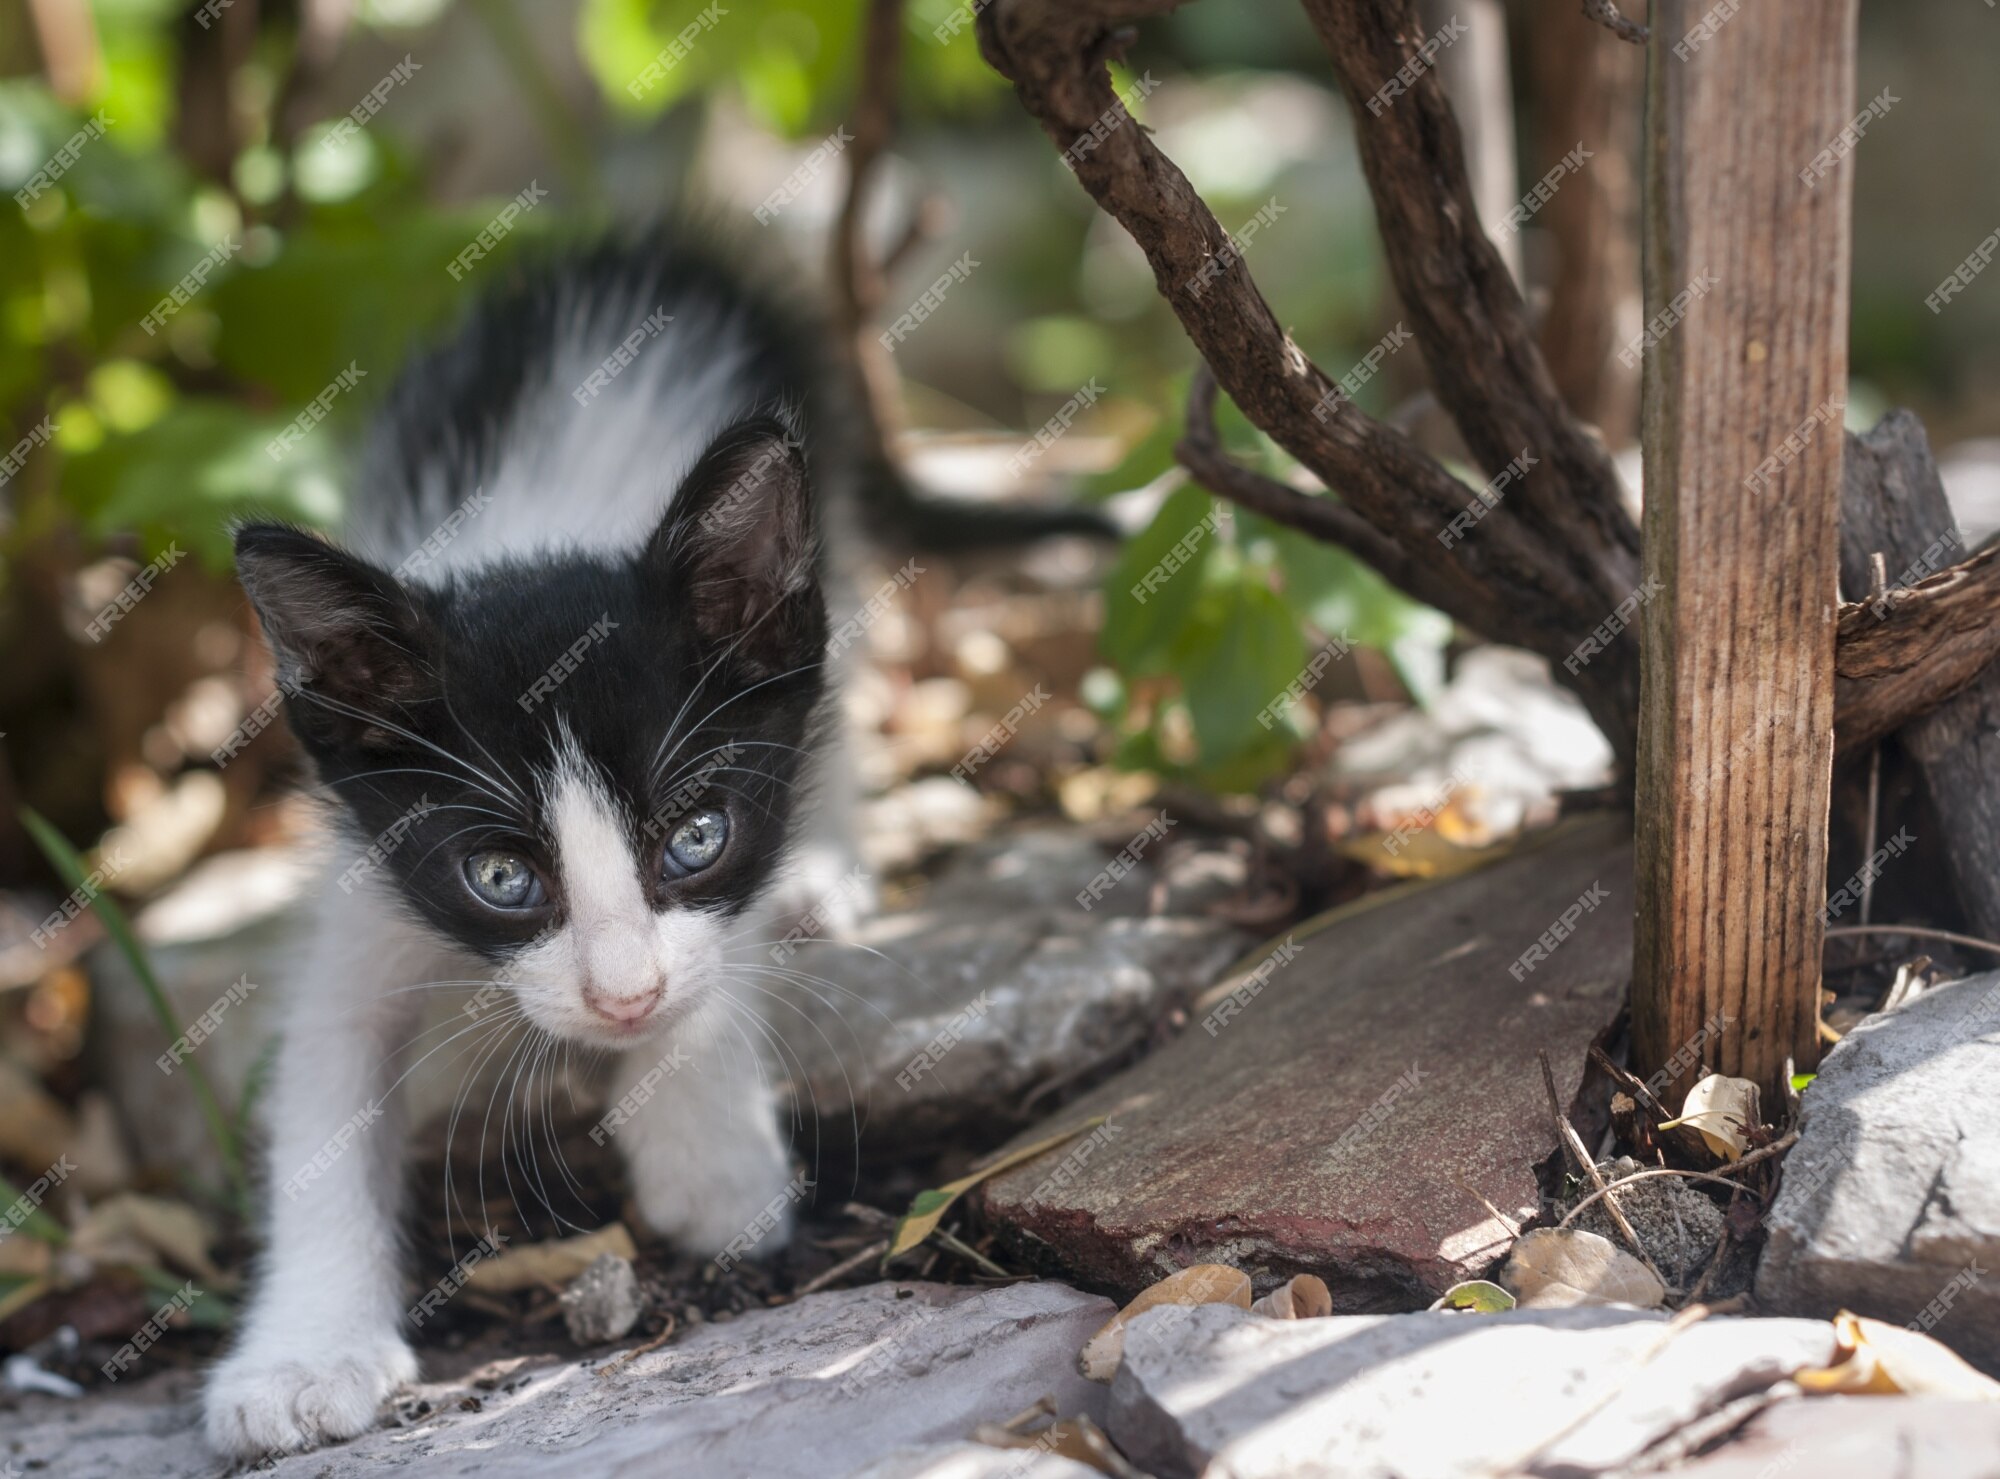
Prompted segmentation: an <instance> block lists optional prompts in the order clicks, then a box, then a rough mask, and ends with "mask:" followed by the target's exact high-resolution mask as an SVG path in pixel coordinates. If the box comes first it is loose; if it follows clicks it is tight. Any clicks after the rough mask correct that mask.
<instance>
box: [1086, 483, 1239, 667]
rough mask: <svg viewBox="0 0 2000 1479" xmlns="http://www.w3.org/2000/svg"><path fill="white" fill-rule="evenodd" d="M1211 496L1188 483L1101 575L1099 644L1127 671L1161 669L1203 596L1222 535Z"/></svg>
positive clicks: (1162, 505)
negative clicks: (1203, 589) (1206, 575)
mask: <svg viewBox="0 0 2000 1479" xmlns="http://www.w3.org/2000/svg"><path fill="white" fill-rule="evenodd" d="M1214 502H1215V501H1214V500H1213V499H1212V498H1210V497H1209V496H1208V494H1207V493H1206V492H1204V491H1203V490H1202V489H1200V488H1196V487H1193V486H1192V485H1190V486H1188V487H1185V488H1182V489H1180V490H1179V491H1177V492H1176V493H1175V494H1174V495H1173V496H1172V497H1171V498H1169V499H1168V500H1167V501H1166V502H1165V503H1163V504H1161V505H1160V511H1159V513H1157V514H1155V515H1154V517H1153V522H1152V523H1151V524H1149V525H1147V526H1146V528H1145V529H1144V530H1143V531H1141V532H1140V533H1138V534H1136V535H1134V536H1133V537H1132V538H1131V539H1130V540H1128V541H1127V542H1126V544H1125V548H1124V549H1123V550H1121V551H1120V552H1119V555H1118V561H1117V563H1116V564H1115V565H1113V566H1112V567H1111V574H1110V575H1109V576H1107V577H1106V579H1105V582H1104V627H1103V630H1102V631H1101V632H1100V633H1099V635H1098V645H1099V646H1100V647H1101V648H1102V649H1103V652H1104V655H1105V656H1106V657H1108V658H1109V659H1110V660H1111V661H1112V662H1113V663H1115V664H1116V665H1117V666H1118V667H1119V668H1120V669H1122V670H1123V671H1124V672H1125V673H1127V674H1128V675H1131V674H1143V673H1152V672H1160V671H1163V670H1164V668H1165V666H1166V661H1167V657H1168V654H1169V653H1170V652H1171V651H1172V649H1173V647H1174V646H1175V644H1176V643H1177V642H1178V641H1179V640H1180V638H1181V635H1182V632H1183V631H1184V629H1185V628H1186V626H1187V623H1188V619H1189V618H1190V617H1191V616H1192V615H1193V614H1194V611H1195V607H1196V606H1197V605H1198V604H1199V602H1200V600H1201V595H1202V582H1203V575H1204V572H1205V571H1206V570H1207V567H1208V563H1209V559H1210V557H1211V556H1212V555H1213V554H1214V552H1215V545H1216V541H1217V540H1218V539H1219V538H1220V536H1219V535H1218V534H1217V532H1216V528H1215V524H1214ZM1135 590H1136V594H1135Z"/></svg>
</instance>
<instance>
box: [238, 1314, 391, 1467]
mask: <svg viewBox="0 0 2000 1479" xmlns="http://www.w3.org/2000/svg"><path fill="white" fill-rule="evenodd" d="M416 1375H417V1358H416V1357H415V1356H414V1355H413V1354H411V1351H410V1348H409V1347H408V1346H407V1345H405V1344H404V1343H403V1342H402V1341H401V1340H398V1339H394V1338H391V1339H388V1340H376V1341H370V1342H364V1343H361V1344H359V1345H356V1346H352V1347H350V1348H348V1349H345V1350H339V1349H336V1350H324V1349H301V1348H299V1347H297V1346H292V1345H284V1344H267V1343H263V1342H251V1343H249V1344H247V1345H244V1346H243V1347H241V1348H240V1349H238V1350H236V1351H235V1352H233V1353H232V1354H231V1355H230V1356H229V1357H228V1358H227V1359H225V1360H224V1361H223V1362H222V1364H221V1365H219V1366H217V1367H216V1368H215V1370H214V1371H213V1372H212V1373H211V1374H210V1375H209V1378H208V1387H207V1390H206V1391H204V1392H203V1394H202V1409H203V1418H204V1422H205V1425H206V1427H207V1431H208V1441H209V1445H210V1446H211V1447H213V1448H214V1449H215V1450H216V1451H217V1452H219V1453H225V1454H228V1455H230V1456H231V1457H235V1458H251V1457H255V1456H257V1455H259V1454H265V1453H282V1452H293V1451H296V1450H299V1449H305V1448H316V1447H318V1446H319V1445H320V1444H322V1443H333V1442H339V1441H341V1440H342V1439H346V1438H353V1437H355V1436H357V1435H359V1434H361V1433H365V1432H367V1431H368V1430H369V1429H370V1428H372V1427H374V1426H375V1421H376V1417H377V1415H378V1414H379V1413H380V1411H381V1407H382V1401H383V1399H384V1398H385V1397H387V1396H388V1395H389V1394H390V1393H391V1392H393V1391H395V1390H396V1388H397V1387H399V1386H401V1385H403V1384H404V1383H405V1382H409V1381H414V1380H415V1379H416Z"/></svg>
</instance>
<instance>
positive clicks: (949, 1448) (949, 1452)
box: [847, 1442, 1097, 1479]
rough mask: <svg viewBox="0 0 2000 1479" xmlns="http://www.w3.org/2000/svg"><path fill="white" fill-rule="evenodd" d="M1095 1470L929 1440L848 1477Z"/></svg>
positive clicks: (916, 1478)
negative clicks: (930, 1441) (929, 1442)
mask: <svg viewBox="0 0 2000 1479" xmlns="http://www.w3.org/2000/svg"><path fill="white" fill-rule="evenodd" d="M1096 1475H1097V1470H1095V1469H1093V1468H1089V1467H1087V1466H1086V1465H1083V1464H1080V1463H1078V1462H1077V1461H1076V1460H1075V1459H1071V1458H1063V1457H1062V1456H1061V1455H1059V1454H1053V1453H1036V1452H1033V1451H1031V1450H1029V1449H1025V1448H1012V1449H1009V1448H989V1447H988V1446H987V1445H986V1444H984V1443H972V1442H961V1443H932V1444H926V1445H923V1446H921V1447H913V1448H899V1449H897V1450H896V1451H895V1452H894V1453H889V1454H884V1455H883V1456H882V1457H881V1458H880V1459H877V1460H876V1461H875V1462H874V1463H872V1464H869V1465H868V1466H867V1467H865V1468H860V1469H856V1470H855V1471H854V1472H853V1473H852V1474H849V1475H848V1476H847V1479H1096Z"/></svg>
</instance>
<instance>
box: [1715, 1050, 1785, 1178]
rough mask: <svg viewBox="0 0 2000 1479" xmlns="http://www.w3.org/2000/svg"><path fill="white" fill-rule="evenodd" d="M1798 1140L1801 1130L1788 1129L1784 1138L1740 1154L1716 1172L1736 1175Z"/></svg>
mask: <svg viewBox="0 0 2000 1479" xmlns="http://www.w3.org/2000/svg"><path fill="white" fill-rule="evenodd" d="M1786 1081H1787V1082H1790V1075H1787V1076H1786ZM1798 1141H1799V1132H1798V1131H1797V1130H1791V1131H1788V1132H1787V1133H1786V1135H1785V1137H1784V1138H1783V1139H1782V1140H1773V1141H1772V1142H1771V1143H1770V1144H1769V1145H1766V1146H1764V1147H1762V1148H1761V1149H1759V1150H1753V1151H1750V1152H1748V1153H1747V1154H1745V1155H1740V1156H1738V1157H1737V1158H1736V1159H1735V1160H1733V1161H1731V1162H1730V1163H1729V1164H1728V1165H1726V1166H1718V1167H1717V1168H1716V1171H1715V1174H1716V1175H1718V1176H1734V1175H1735V1174H1736V1173H1737V1172H1738V1171H1741V1170H1742V1169H1743V1168H1744V1167H1745V1166H1754V1165H1756V1164H1757V1163H1758V1162H1759V1161H1768V1160H1769V1159H1770V1158H1771V1157H1772V1156H1774V1155H1782V1154H1783V1153H1784V1152H1786V1151H1788V1150H1790V1149H1791V1148H1792V1147H1793V1146H1794V1145H1796V1144H1798Z"/></svg>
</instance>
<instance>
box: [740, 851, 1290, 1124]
mask: <svg viewBox="0 0 2000 1479" xmlns="http://www.w3.org/2000/svg"><path fill="white" fill-rule="evenodd" d="M1168 835H1169V836H1174V835H1175V834H1173V833H1171V832H1170V833H1169V834H1168ZM1113 851H1115V849H1107V848H1105V847H1104V846H1103V845H1101V844H1100V843H1098V842H1096V841H1093V840H1092V839H1091V838H1090V837H1089V836H1088V835H1087V834H1086V833H1084V832H1082V831H1081V830H1079V829H1077V828H1074V827H1035V828H1026V829H1022V830H1019V831H1013V832H1009V833H1007V834H1005V835H1003V836H1001V837H997V838H994V839H992V840H990V841H988V842H985V843H981V844H979V845H978V846H975V847H972V848H968V849H966V850H965V851H964V852H963V853H961V854H960V855H959V856H957V857H956V858H954V859H953V860H952V861H951V862H950V863H949V864H947V865H946V868H945V870H944V872H943V873H942V874H941V875H940V876H939V877H938V878H937V879H936V880H935V881H934V882H933V883H932V884H931V885H930V887H929V889H928V890H927V891H926V893H925V894H924V896H923V898H922V899H921V900H919V901H918V903H917V904H916V906H915V907H913V908H909V909H902V910H896V911H893V912H891V913H887V914H884V915H882V916H880V917H878V918H876V919H872V920H868V921H865V922H863V923H862V924H861V925H859V926H858V927H857V928H856V929H855V930H854V931H853V932H852V934H851V937H850V938H849V939H847V940H840V941H829V942H824V943H821V942H814V943H810V944H807V945H805V946H803V947H802V948H800V949H799V950H798V952H797V953H796V955H794V956H793V957H792V959H791V960H790V961H789V962H787V964H788V966H789V968H791V969H794V970H797V971H800V972H803V973H808V974H809V976H810V979H802V980H801V981H800V982H799V983H798V984H797V986H796V988H795V989H785V990H784V991H783V995H784V997H785V1000H786V1002H787V1005H786V1006H784V1007H779V1008H775V1009H773V1010H772V1011H771V1012H769V1013H768V1014H767V1015H768V1020H769V1021H770V1024H771V1026H772V1029H773V1030H774V1031H775V1032H777V1033H780V1034H782V1036H783V1038H784V1041H785V1044H786V1047H787V1049H788V1056H789V1058H790V1063H789V1065H788V1066H789V1067H790V1069H791V1070H792V1075H793V1084H794V1095H793V1097H794V1099H795V1100H796V1101H797V1106H798V1110H799V1113H800V1116H801V1118H802V1119H803V1120H804V1122H805V1123H806V1124H807V1125H808V1126H811V1125H812V1124H814V1123H815V1122H817V1123H818V1125H819V1127H820V1131H821V1141H822V1147H821V1148H823V1149H825V1150H826V1151H828V1152H838V1150H839V1149H840V1147H841V1144H842V1142H843V1141H846V1140H848V1139H849V1136H850V1131H849V1129H848V1128H846V1125H847V1123H848V1122H849V1121H853V1120H858V1121H859V1123H860V1126H861V1133H862V1136H863V1148H864V1150H866V1151H867V1152H868V1153H869V1154H871V1155H875V1156H880V1155H882V1154H885V1153H887V1152H890V1151H896V1150H900V1151H904V1152H923V1151H928V1150H934V1149H941V1148H946V1147H949V1146H952V1145H953V1144H954V1143H955V1142H959V1141H964V1140H965V1137H967V1136H970V1137H972V1138H971V1140H970V1141H968V1142H966V1143H969V1144H971V1145H973V1146H975V1147H984V1146H990V1145H993V1144H995V1143H997V1142H998V1140H999V1139H1001V1138H1002V1137H1004V1136H1006V1135H1008V1134H1010V1133H1012V1132H1013V1131H1014V1130H1016V1129H1019V1128H1021V1127H1023V1126H1024V1125H1027V1124H1029V1123H1032V1122H1033V1120H1034V1118H1035V1114H1036V1111H1035V1109H1034V1107H1033V1106H1031V1105H1029V1104H1027V1102H1026V1101H1028V1099H1029V1097H1030V1095H1031V1094H1033V1092H1034V1091H1035V1090H1037V1089H1039V1088H1041V1087H1043V1086H1044V1085H1048V1084H1052V1083H1058V1082H1064V1081H1068V1080H1070V1079H1072V1078H1074V1077H1075V1076H1077V1075H1079V1074H1084V1073H1087V1072H1088V1071H1089V1070H1090V1069H1091V1068H1092V1067H1093V1066H1094V1065H1104V1071H1105V1072H1109V1071H1110V1070H1111V1068H1112V1067H1114V1066H1115V1064H1116V1060H1117V1059H1118V1058H1119V1057H1120V1056H1121V1055H1123V1054H1126V1053H1128V1052H1130V1051H1131V1050H1132V1049H1134V1048H1136V1047H1137V1046H1138V1045H1140V1044H1141V1043H1143V1042H1144V1041H1146V1039H1147V1037H1148V1036H1149V1034H1151V1033H1152V1032H1153V1031H1154V1029H1155V1028H1156V1026H1157V1025H1158V1023H1159V1022H1160V1020H1161V1018H1162V1017H1164V1016H1165V1015H1166V1013H1167V1012H1168V1010H1169V1008H1170V1007H1171V1006H1172V1005H1174V1004H1175V1003H1178V1002H1185V1001H1187V1000H1189V999H1191V998H1192V997H1193V996H1194V995H1195V994H1196V993H1197V992H1199V991H1201V990H1202V989H1203V988H1205V987H1206V986H1208V985H1209V984H1210V983H1211V982H1212V981H1213V980H1214V979H1215V977H1216V976H1217V975H1218V974H1220V973H1221V972H1222V971H1223V970H1225V969H1226V968H1227V967H1228V966H1229V965H1230V963H1231V962H1233V961H1234V960H1235V959H1236V958H1237V957H1238V956H1239V955H1241V954H1242V952H1243V950H1244V949H1245V948H1246V947H1247V946H1248V945H1249V944H1250V943H1251V937H1250V936H1248V935H1246V934H1244V933H1243V932H1242V931H1240V930H1238V929H1236V928H1235V927H1234V926H1231V925H1228V924H1225V923H1222V922H1220V921H1217V920H1213V919H1207V918H1203V917H1200V916H1198V915H1196V914H1194V913H1192V912H1174V911H1176V910H1183V909H1188V908H1191V903H1190V902H1189V901H1186V900H1183V899H1182V898H1180V897H1177V896H1176V895H1174V894H1171V893H1170V894H1169V896H1168V898H1167V905H1168V912H1164V913H1160V914H1148V913H1147V912H1146V911H1147V908H1148V905H1149V901H1150V896H1151V894H1152V892H1153V889H1152V881H1153V878H1154V870H1153V869H1152V868H1151V867H1150V866H1142V867H1141V868H1140V869H1139V870H1137V871H1136V873H1135V874H1134V875H1133V876H1130V877H1127V878H1125V879H1124V880H1123V881H1122V882H1121V883H1119V884H1118V885H1117V886H1115V887H1113V888H1111V889H1110V890H1108V891H1107V892H1106V893H1105V895H1104V897H1103V898H1102V899H1101V900H1099V901H1097V902H1096V903H1095V904H1094V906H1093V907H1092V908H1091V909H1089V910H1088V911H1086V910H1085V909H1083V908H1081V907H1080V906H1079V905H1078V903H1077V901H1076V895H1077V893H1078V892H1079V891H1080V890H1081V889H1083V888H1084V887H1085V885H1087V884H1089V883H1090V881H1091V880H1092V878H1094V877H1095V876H1096V875H1098V874H1099V873H1100V872H1101V870H1102V869H1103V868H1104V866H1105V864H1106V863H1107V862H1108V861H1110V858H1111V855H1112V852H1113ZM806 1148H807V1150H808V1152H809V1153H810V1151H811V1150H812V1149H813V1148H814V1147H812V1146H810V1145H808V1146H807V1147H806Z"/></svg>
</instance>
